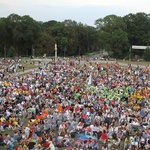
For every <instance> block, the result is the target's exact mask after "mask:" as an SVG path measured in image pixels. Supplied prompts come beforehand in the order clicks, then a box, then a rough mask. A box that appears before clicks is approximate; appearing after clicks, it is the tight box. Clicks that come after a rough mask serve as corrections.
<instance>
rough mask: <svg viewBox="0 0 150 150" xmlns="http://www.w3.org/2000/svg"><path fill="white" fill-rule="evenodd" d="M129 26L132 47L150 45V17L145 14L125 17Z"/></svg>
mask: <svg viewBox="0 0 150 150" xmlns="http://www.w3.org/2000/svg"><path fill="white" fill-rule="evenodd" d="M123 20H124V22H125V24H126V26H127V29H126V31H127V34H128V39H129V43H130V45H148V44H150V15H148V14H145V13H136V14H132V13H130V14H128V15H126V16H124V17H123Z"/></svg>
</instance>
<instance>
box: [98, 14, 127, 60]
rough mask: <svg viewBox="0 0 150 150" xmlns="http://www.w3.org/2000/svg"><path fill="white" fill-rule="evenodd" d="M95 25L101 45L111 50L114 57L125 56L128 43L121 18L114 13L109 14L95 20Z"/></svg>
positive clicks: (124, 25)
mask: <svg viewBox="0 0 150 150" xmlns="http://www.w3.org/2000/svg"><path fill="white" fill-rule="evenodd" d="M95 25H96V27H97V30H98V36H99V39H98V41H99V44H100V45H101V47H104V48H105V50H106V51H108V52H112V53H113V55H114V57H117V58H121V57H125V56H126V55H127V53H128V49H129V43H128V37H127V33H126V24H125V23H124V21H123V19H122V18H121V17H118V16H116V15H109V16H106V17H104V18H100V19H98V20H96V22H95Z"/></svg>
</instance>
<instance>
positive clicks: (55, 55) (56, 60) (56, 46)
mask: <svg viewBox="0 0 150 150" xmlns="http://www.w3.org/2000/svg"><path fill="white" fill-rule="evenodd" d="M56 62H57V44H55V63H56Z"/></svg>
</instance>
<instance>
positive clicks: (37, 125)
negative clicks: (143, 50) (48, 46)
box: [0, 57, 150, 150]
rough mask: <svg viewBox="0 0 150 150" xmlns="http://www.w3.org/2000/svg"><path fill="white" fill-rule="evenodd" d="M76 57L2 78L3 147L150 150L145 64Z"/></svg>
mask: <svg viewBox="0 0 150 150" xmlns="http://www.w3.org/2000/svg"><path fill="white" fill-rule="evenodd" d="M79 59H80V60H79V61H78V60H76V61H75V60H74V59H72V60H69V59H67V61H65V62H64V61H62V60H61V59H59V60H58V62H57V63H56V64H51V63H49V64H46V63H44V65H43V66H41V67H40V68H39V69H38V70H36V71H30V72H29V73H27V74H24V75H20V76H13V75H9V76H5V77H4V78H1V82H0V131H1V134H0V145H1V146H4V147H5V149H6V150H13V149H16V150H49V149H50V150H56V149H66V150H84V149H85V150H100V149H101V150H111V149H118V150H119V149H122V148H123V149H124V150H131V149H133V148H134V149H136V150H138V149H139V148H143V149H147V150H148V149H150V74H149V73H150V70H149V69H150V68H149V66H146V67H144V68H143V67H141V66H136V67H132V66H131V65H127V66H126V67H121V66H120V65H119V64H118V63H117V61H116V62H115V63H106V64H102V63H100V62H98V61H94V62H92V61H89V60H88V59H87V58H85V57H81V58H79ZM6 131H7V132H6ZM9 131H11V132H10V133H11V134H9Z"/></svg>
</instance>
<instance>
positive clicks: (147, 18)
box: [0, 12, 150, 58]
mask: <svg viewBox="0 0 150 150" xmlns="http://www.w3.org/2000/svg"><path fill="white" fill-rule="evenodd" d="M55 43H57V47H58V54H59V55H62V56H71V55H83V54H85V53H88V52H94V51H100V50H105V51H107V52H109V53H111V54H112V55H113V56H115V57H116V58H125V57H128V56H129V48H130V46H131V45H150V14H146V13H143V12H139V13H136V14H132V13H130V14H128V15H126V16H123V17H120V16H116V15H108V16H106V17H104V18H99V19H97V20H96V21H95V27H93V26H88V25H85V24H82V23H81V22H79V23H78V22H76V21H74V20H64V21H63V22H58V21H55V20H50V21H48V22H41V21H36V20H34V19H33V18H32V17H30V16H28V15H25V16H19V15H17V14H10V15H9V16H8V17H6V18H4V17H3V18H0V55H1V57H14V56H31V55H35V56H39V55H43V54H45V53H46V54H47V55H49V56H50V55H54V45H55Z"/></svg>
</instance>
